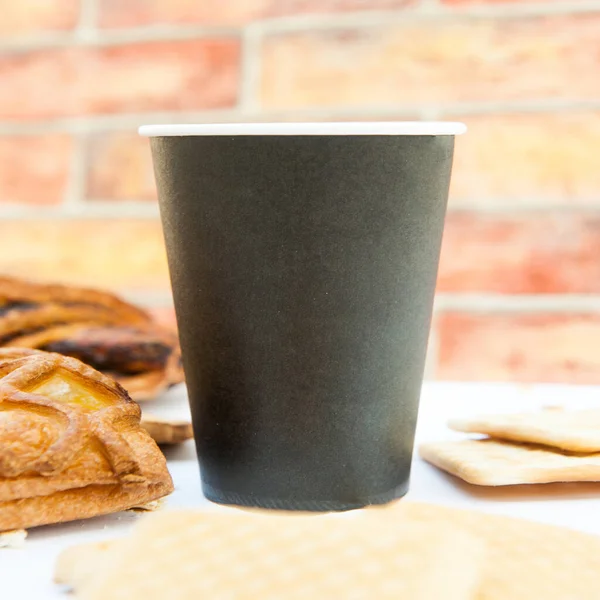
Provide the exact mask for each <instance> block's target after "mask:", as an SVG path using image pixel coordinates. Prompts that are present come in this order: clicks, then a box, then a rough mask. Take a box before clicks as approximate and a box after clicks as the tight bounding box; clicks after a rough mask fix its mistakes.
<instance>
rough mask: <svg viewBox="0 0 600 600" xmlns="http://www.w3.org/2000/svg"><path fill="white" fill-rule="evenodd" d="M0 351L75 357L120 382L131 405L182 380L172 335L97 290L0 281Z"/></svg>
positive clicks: (140, 314)
mask: <svg viewBox="0 0 600 600" xmlns="http://www.w3.org/2000/svg"><path fill="white" fill-rule="evenodd" d="M0 347H19V348H32V349H39V350H46V351H49V352H57V353H60V354H64V355H65V356H71V357H74V358H78V359H79V360H82V361H83V362H85V363H87V364H89V365H90V366H92V367H94V368H95V369H97V370H99V371H101V372H103V373H106V374H109V375H110V376H112V377H113V378H114V379H116V380H117V381H119V382H120V383H121V384H122V385H123V386H124V387H125V388H126V389H127V391H128V392H129V394H130V395H131V397H132V398H134V399H135V400H145V399H149V398H153V397H155V396H156V395H158V394H159V393H160V392H162V391H164V390H165V389H167V388H168V387H170V386H171V385H174V384H176V383H179V382H181V381H183V369H182V366H181V354H180V350H179V343H178V340H177V336H176V334H175V333H174V332H171V331H169V330H166V329H165V328H163V327H161V326H159V325H158V324H157V323H155V322H154V321H153V320H152V318H151V316H150V315H149V314H148V313H146V312H145V311H143V310H142V309H140V308H138V307H136V306H133V305H131V304H128V303H127V302H124V301H123V300H121V299H120V298H118V297H116V296H114V295H113V294H109V293H107V292H101V291H97V290H89V289H83V288H76V287H71V286H63V285H41V284H35V283H30V282H26V281H21V280H18V279H13V278H7V277H3V278H0Z"/></svg>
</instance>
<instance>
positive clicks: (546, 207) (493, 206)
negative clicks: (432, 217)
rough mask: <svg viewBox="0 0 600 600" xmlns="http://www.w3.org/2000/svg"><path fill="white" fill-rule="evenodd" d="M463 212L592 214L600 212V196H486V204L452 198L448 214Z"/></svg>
mask: <svg viewBox="0 0 600 600" xmlns="http://www.w3.org/2000/svg"><path fill="white" fill-rule="evenodd" d="M461 213H464V214H467V215H470V214H481V215H490V216H493V215H498V216H513V217H515V218H520V217H528V216H539V214H540V213H544V214H547V215H548V216H558V215H562V214H565V213H566V214H568V215H578V214H580V215H583V216H592V215H599V214H600V196H599V197H598V198H585V199H584V200H580V201H576V202H573V200H572V199H566V200H565V201H564V202H562V203H561V202H559V201H556V200H552V201H549V200H548V199H547V198H543V197H541V198H526V199H519V198H494V197H486V198H485V204H482V203H481V202H478V201H477V200H476V199H473V200H471V201H470V202H469V201H465V200H455V199H453V198H451V199H450V202H449V204H448V214H449V215H450V214H454V215H460V214H461Z"/></svg>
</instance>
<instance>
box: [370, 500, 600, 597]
mask: <svg viewBox="0 0 600 600" xmlns="http://www.w3.org/2000/svg"><path fill="white" fill-rule="evenodd" d="M372 510H377V511H381V512H387V511H390V512H392V513H396V514H397V515H398V518H403V519H408V520H410V521H413V522H424V523H427V524H428V525H429V526H431V527H436V526H439V525H443V524H445V523H452V524H453V525H455V526H458V527H460V528H462V529H464V530H465V531H467V532H469V533H471V534H472V535H475V536H477V537H478V538H480V539H482V540H484V541H485V542H486V554H485V562H484V566H483V572H482V582H481V586H480V590H479V593H478V594H477V600H598V599H599V598H600V584H599V581H600V537H597V536H593V535H588V534H585V533H580V532H578V531H571V530H569V529H564V528H561V527H555V526H552V525H545V524H542V523H533V522H530V521H524V520H522V519H515V518H511V517H505V516H500V515H489V514H484V513H481V512H477V511H472V510H462V509H455V508H448V507H443V506H437V505H428V504H417V503H411V502H404V501H403V502H399V503H396V504H395V505H392V508H385V507H384V508H378V509H372ZM439 598H440V599H441V598H444V596H440V597H439Z"/></svg>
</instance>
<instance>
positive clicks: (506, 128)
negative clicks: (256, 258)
mask: <svg viewBox="0 0 600 600" xmlns="http://www.w3.org/2000/svg"><path fill="white" fill-rule="evenodd" d="M446 118H450V119H460V120H463V121H465V122H466V123H467V124H468V126H469V133H468V134H467V135H466V136H464V137H462V138H460V139H459V140H458V144H457V150H456V162H455V171H454V180H453V184H452V190H451V200H450V213H449V215H448V222H447V229H446V235H445V241H444V248H443V256H442V262H441V269H440V278H439V294H438V299H437V303H436V309H435V319H434V328H433V331H432V336H431V344H430V357H429V366H428V375H429V376H431V377H438V378H444V379H466V380H468V379H486V380H487V379H493V380H519V381H567V382H596V383H599V382H600V210H599V209H600V0H567V1H559V0H547V1H543V0H529V1H528V0H523V1H518V0H512V1H510V0H370V1H369V0H19V1H18V2H17V1H13V0H0V219H1V220H0V272H4V273H13V274H19V275H28V276H31V277H38V278H44V279H53V280H63V281H70V282H76V283H83V284H90V285H96V286H104V287H107V288H111V289H115V290H119V291H120V292H122V293H124V294H125V295H126V296H127V297H129V298H132V299H134V300H138V301H142V302H145V303H147V304H149V305H151V306H153V307H154V309H155V310H156V311H157V313H158V314H159V315H160V316H161V318H163V319H165V320H166V321H169V320H171V318H172V317H171V311H170V308H169V305H170V295H169V290H168V275H167V268H166V263H165V257H164V249H163V243H162V237H161V230H160V224H159V221H158V211H157V206H156V200H155V191H154V182H153V176H152V170H151V164H150V155H149V150H148V146H147V140H144V139H140V138H138V137H137V135H136V133H135V130H136V128H137V126H138V125H140V124H142V123H148V122H190V121H198V122H210V121H237V120H250V121H254V120H332V119H335V120H344V119H350V120H394V119H446Z"/></svg>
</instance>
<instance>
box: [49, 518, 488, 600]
mask: <svg viewBox="0 0 600 600" xmlns="http://www.w3.org/2000/svg"><path fill="white" fill-rule="evenodd" d="M114 544H115V545H113V546H109V547H107V546H104V547H103V548H98V547H97V545H96V547H91V546H90V547H88V548H87V549H82V548H78V549H76V550H71V551H67V552H66V553H64V554H63V555H62V556H61V557H60V559H59V563H58V567H57V573H56V577H57V579H58V580H60V581H63V582H65V581H66V582H68V583H70V584H71V585H73V586H74V588H75V591H76V595H77V598H78V599H80V600H100V599H101V600H105V599H106V598H111V600H120V599H127V600H129V599H131V598H143V599H144V600H154V599H164V598H177V599H178V600H196V599H197V598H215V599H217V598H218V599H227V600H229V599H232V600H233V599H235V600H256V599H258V598H260V600H281V599H282V598H285V599H286V600H288V599H289V600H296V599H298V600H299V599H302V600H306V599H308V598H315V599H319V598H323V599H324V598H344V599H345V600H346V599H348V600H350V599H352V598H355V599H357V600H358V599H360V600H362V599H365V600H367V599H370V598H378V599H386V598H389V599H394V600H398V598H411V600H432V599H436V598H444V600H467V599H471V600H474V599H475V598H476V590H477V588H478V586H479V581H480V574H479V571H480V566H481V565H482V561H483V556H484V554H485V552H484V544H483V543H482V542H480V541H479V540H478V539H477V538H476V537H474V536H473V535H471V534H468V533H465V532H463V531H461V530H460V529H459V528H456V527H454V526H453V524H451V523H443V524H440V523H437V524H436V525H435V526H431V525H430V524H428V523H424V522H420V523H411V522H409V521H408V520H403V519H388V518H386V519H382V518H380V517H379V516H377V517H375V518H373V517H372V516H366V515H365V514H364V513H363V514H361V515H360V516H343V517H332V516H258V515H251V514H243V513H239V514H231V513H230V514H224V513H206V512H205V513H202V512H198V511H178V512H163V513H159V514H154V515H149V516H147V517H146V518H144V519H142V521H141V522H140V523H139V525H138V526H137V527H136V528H135V529H134V533H133V535H132V536H131V537H129V538H127V539H124V540H122V541H119V542H116V543H114ZM90 565H94V568H93V569H91V568H90Z"/></svg>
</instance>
